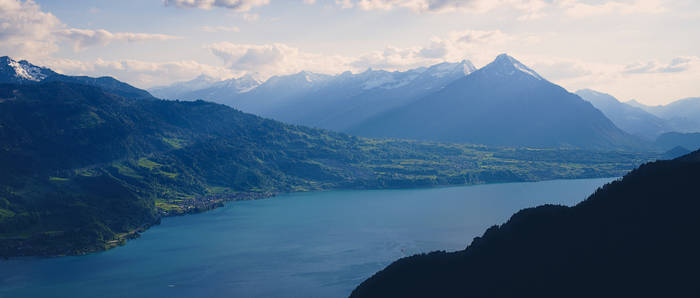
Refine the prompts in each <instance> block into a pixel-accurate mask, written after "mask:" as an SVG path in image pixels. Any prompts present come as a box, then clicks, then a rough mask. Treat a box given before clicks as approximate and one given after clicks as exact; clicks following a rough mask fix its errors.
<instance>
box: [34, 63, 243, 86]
mask: <svg viewBox="0 0 700 298" xmlns="http://www.w3.org/2000/svg"><path fill="white" fill-rule="evenodd" d="M46 65H47V66H49V67H51V68H52V69H54V70H56V71H58V72H61V73H66V74H71V75H90V76H113V77H115V78H117V79H120V80H124V81H127V82H129V83H131V84H134V85H135V86H137V87H142V88H146V87H151V86H156V85H165V84H170V83H173V82H176V81H184V80H190V79H192V78H194V77H196V76H198V75H200V74H205V75H208V76H210V77H214V78H218V79H228V78H231V77H234V76H240V75H242V73H237V72H235V71H233V70H231V69H229V68H225V67H221V66H211V65H206V64H202V63H199V62H196V61H192V60H182V61H168V62H150V61H140V60H133V59H124V60H103V59H96V60H94V61H78V60H71V59H50V60H48V61H46Z"/></svg>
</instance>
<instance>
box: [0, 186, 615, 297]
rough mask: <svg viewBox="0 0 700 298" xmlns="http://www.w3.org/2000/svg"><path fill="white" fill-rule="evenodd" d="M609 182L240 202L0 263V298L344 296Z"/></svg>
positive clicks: (319, 194)
mask: <svg viewBox="0 0 700 298" xmlns="http://www.w3.org/2000/svg"><path fill="white" fill-rule="evenodd" d="M611 180H612V179H586V180H557V181H544V182H535V183H508V184H490V185H480V186H464V187H448V188H431V189H410V190H373V191H329V192H313V193H295V194H287V195H281V196H278V197H275V198H271V199H265V200H259V201H244V202H233V203H229V204H227V205H226V206H225V207H223V208H219V209H216V210H213V211H209V212H206V213H202V214H196V215H188V216H182V217H174V218H166V219H164V220H163V222H162V224H161V225H159V226H156V227H153V228H151V229H149V230H148V231H146V232H145V233H143V235H142V237H141V238H139V239H136V240H131V241H129V242H128V244H127V245H125V246H122V247H118V248H115V249H112V250H109V251H106V252H101V253H96V254H91V255H87V256H78V257H62V258H47V259H20V260H10V261H0V297H8V298H10V297H12V298H15V297H91V298H92V297H130V298H136V297H346V296H347V295H348V294H349V293H350V292H351V291H352V289H353V288H354V287H355V286H357V285H358V284H359V283H360V282H362V281H363V280H364V279H366V278H368V277H369V276H371V275H372V274H374V273H375V272H376V271H378V270H381V269H382V268H384V267H385V266H386V265H388V264H390V263H391V262H392V261H394V260H396V259H398V258H401V257H403V256H407V255H412V254H416V253H420V252H429V251H433V250H448V251H453V250H459V249H463V248H464V247H465V246H466V245H467V244H468V243H470V242H471V240H472V239H473V238H474V237H475V236H479V235H481V234H482V233H483V232H484V230H485V229H486V228H488V227H489V226H491V225H493V224H500V223H503V222H504V221H506V220H507V219H508V218H509V217H510V216H511V215H512V214H513V213H514V212H516V211H518V210H520V209H522V208H526V207H532V206H536V205H541V204H545V203H556V204H565V205H573V204H576V203H578V202H580V201H581V200H583V199H585V198H586V197H587V196H588V195H589V194H591V193H592V192H593V191H594V190H595V189H596V188H597V187H599V186H602V185H603V184H605V183H607V182H609V181H611Z"/></svg>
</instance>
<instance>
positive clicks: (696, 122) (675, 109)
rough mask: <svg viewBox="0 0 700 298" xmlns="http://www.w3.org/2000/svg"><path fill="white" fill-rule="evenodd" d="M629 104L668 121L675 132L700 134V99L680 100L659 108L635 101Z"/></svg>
mask: <svg viewBox="0 0 700 298" xmlns="http://www.w3.org/2000/svg"><path fill="white" fill-rule="evenodd" d="M627 104H629V105H631V106H636V107H639V108H641V109H644V110H645V111H647V112H649V113H651V114H654V115H655V116H657V117H659V118H661V119H664V120H666V121H667V122H668V125H669V126H670V127H671V128H672V129H673V131H676V132H689V133H692V132H700V97H694V98H685V99H680V100H676V101H674V102H671V103H669V104H667V105H658V106H647V105H644V104H641V103H639V102H637V101H634V100H631V101H628V102H627Z"/></svg>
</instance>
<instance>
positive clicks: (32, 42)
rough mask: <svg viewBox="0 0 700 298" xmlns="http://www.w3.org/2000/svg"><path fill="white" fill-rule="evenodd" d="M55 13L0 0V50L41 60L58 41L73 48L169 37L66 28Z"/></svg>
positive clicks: (28, 0)
mask: <svg viewBox="0 0 700 298" xmlns="http://www.w3.org/2000/svg"><path fill="white" fill-rule="evenodd" d="M66 27H67V26H66V25H65V24H63V23H62V22H61V21H60V20H59V19H58V18H57V17H56V16H54V15H53V14H51V13H47V12H43V11H41V8H40V7H39V5H37V4H36V3H35V2H34V1H33V0H26V1H21V0H0V51H2V52H3V54H5V55H10V56H13V57H16V58H24V59H32V60H36V59H45V58H47V57H50V56H51V54H53V53H55V52H56V51H57V50H58V49H59V48H60V45H61V42H67V43H69V44H71V45H72V46H73V49H74V50H75V51H79V50H82V49H84V48H85V47H89V46H95V45H102V46H105V45H108V44H110V43H113V42H138V41H146V40H169V39H175V38H177V37H175V36H170V35H165V34H148V33H131V32H116V33H113V32H109V31H107V30H104V29H97V30H91V29H75V28H66Z"/></svg>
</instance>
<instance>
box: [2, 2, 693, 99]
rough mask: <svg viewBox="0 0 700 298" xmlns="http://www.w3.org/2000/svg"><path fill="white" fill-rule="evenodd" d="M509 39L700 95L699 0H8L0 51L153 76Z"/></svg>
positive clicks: (652, 91)
mask: <svg viewBox="0 0 700 298" xmlns="http://www.w3.org/2000/svg"><path fill="white" fill-rule="evenodd" d="M500 53H508V54H509V55H511V56H513V57H515V58H516V59H518V60H520V61H521V62H522V63H524V64H526V65H528V66H530V67H531V68H533V69H534V70H535V71H537V72H538V73H539V74H540V75H542V76H543V77H545V78H547V79H548V80H550V81H552V82H554V83H557V84H559V85H561V86H562V87H564V88H566V89H567V90H569V91H572V92H573V91H575V90H578V89H582V88H590V89H594V90H597V91H601V92H606V93H610V94H612V95H614V96H615V97H617V98H618V99H620V100H622V101H626V100H630V99H635V100H637V101H639V102H642V103H645V104H649V105H657V104H666V103H668V102H671V101H674V100H677V99H680V98H686V97H700V1H697V0H92V1H79V0H0V55H9V56H11V57H13V58H16V59H27V60H29V61H30V62H32V63H34V64H37V65H42V66H47V67H51V68H52V69H54V70H56V71H58V72H61V73H65V74H73V75H78V74H80V75H91V76H103V75H109V76H113V77H116V78H117V79H119V80H122V81H125V82H128V83H130V84H133V85H135V86H137V87H141V88H150V87H153V86H159V85H167V84H171V83H173V82H177V81H185V80H190V79H193V78H195V77H197V76H199V75H201V74H205V75H208V76H212V77H215V78H219V79H227V78H232V77H239V76H242V75H244V74H252V75H254V76H257V77H259V78H261V79H265V78H267V77H270V76H273V75H284V74H291V73H297V72H299V71H302V70H305V71H312V72H318V73H327V74H336V73H341V72H344V71H348V70H349V71H352V72H361V71H364V70H366V69H367V68H372V69H386V70H406V69H410V68H415V67H420V66H428V65H432V64H436V63H440V62H444V61H448V62H457V61H461V60H463V59H467V60H470V61H471V62H473V63H474V65H475V66H476V67H482V66H484V65H486V64H488V63H489V62H490V61H492V60H493V59H494V58H495V57H496V56H497V55H498V54H500Z"/></svg>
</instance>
